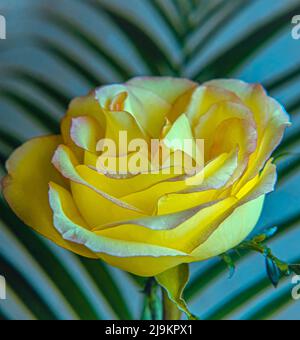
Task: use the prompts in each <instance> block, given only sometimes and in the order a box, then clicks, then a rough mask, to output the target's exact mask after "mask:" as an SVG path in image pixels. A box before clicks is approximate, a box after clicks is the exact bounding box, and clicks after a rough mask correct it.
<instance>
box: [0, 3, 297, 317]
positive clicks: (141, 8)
mask: <svg viewBox="0 0 300 340" xmlns="http://www.w3.org/2000/svg"><path fill="white" fill-rule="evenodd" d="M0 15H3V16H4V17H5V18H6V23H7V39H6V40H0V177H2V175H3V174H4V173H5V170H4V163H5V160H6V159H7V157H8V155H9V154H10V153H11V151H12V150H13V149H14V148H15V147H17V146H18V145H20V144H21V143H22V142H23V141H25V140H26V139H28V138H31V137H34V136H39V135H42V134H45V133H46V134H47V133H48V134H49V133H53V132H54V133H55V132H58V129H59V120H60V118H61V117H62V115H63V114H64V112H65V111H66V108H67V105H68V102H69V101H70V99H71V98H72V97H75V96H78V95H83V94H86V93H87V92H88V91H89V90H90V89H92V88H94V87H96V86H99V85H101V84H106V83H112V82H121V81H124V80H126V79H128V78H130V77H132V76H137V75H173V76H184V77H188V78H191V79H194V80H197V81H199V82H202V81H205V80H209V79H212V78H220V77H235V78H240V79H243V80H245V81H247V82H261V83H263V84H264V85H265V86H266V88H267V89H268V91H269V92H270V93H271V95H272V96H274V97H276V98H277V99H278V100H279V101H280V102H282V103H283V104H284V105H285V106H286V108H287V110H288V112H289V113H290V114H291V119H292V121H293V126H292V128H290V129H289V130H288V132H287V134H286V136H285V140H284V142H283V144H282V146H281V147H280V150H278V151H277V152H276V155H277V156H278V155H284V157H280V158H279V159H278V164H279V180H278V185H277V191H276V192H274V193H272V194H270V195H269V196H268V198H267V201H266V205H265V209H264V213H263V216H262V218H261V220H260V222H259V224H258V226H257V229H256V231H255V232H256V233H257V232H258V231H259V230H260V229H261V230H262V229H265V228H266V227H272V226H278V227H279V232H278V233H277V234H276V235H275V236H273V238H272V239H271V240H270V241H269V244H270V246H271V248H272V250H273V251H274V253H275V254H276V255H277V256H278V257H279V258H281V259H283V260H285V261H287V262H289V263H300V246H299V245H300V203H299V198H300V194H299V189H300V172H299V171H298V170H299V169H300V154H299V153H298V150H299V145H300V118H299V117H300V87H299V85H300V58H299V57H300V40H294V39H293V38H292V34H291V32H292V28H293V25H292V18H293V17H294V16H295V15H300V1H299V0H126V1H124V0H63V1H62V0H0ZM0 205H1V206H0V275H3V276H5V278H6V280H7V300H3V301H2V300H0V319H117V318H120V319H131V318H139V317H140V315H141V306H142V305H143V298H144V296H143V294H142V292H141V291H142V288H143V282H142V280H139V279H138V278H135V277H133V276H131V275H128V274H126V273H123V272H121V271H119V270H116V269H114V268H111V267H108V266H106V265H105V264H104V263H101V262H98V261H91V260H87V259H83V258H80V257H78V256H76V255H74V254H71V253H70V252H67V251H65V250H63V249H60V248H58V247H56V246H55V245H54V244H52V243H50V242H49V241H47V240H46V239H43V238H42V237H40V236H38V235H37V234H35V233H34V232H33V231H31V230H30V229H29V228H27V227H25V226H24V225H23V224H22V223H21V222H20V221H19V220H18V219H17V218H16V217H15V216H14V214H13V213H12V212H11V211H10V209H9V208H8V207H7V205H6V204H5V202H4V200H3V197H1V199H0ZM36 208H37V209H39V207H36ZM236 267H237V268H236V273H235V275H234V276H233V278H231V279H229V278H228V276H229V274H228V270H227V268H226V265H225V264H224V263H223V262H222V261H221V260H220V259H213V260H210V261H207V262H205V263H200V264H195V265H193V266H192V278H191V282H190V284H189V286H188V287H187V291H186V297H187V300H188V301H189V305H190V307H191V309H192V311H193V312H194V313H195V314H197V315H200V316H201V317H202V318H206V319H239V320H240V319H300V301H295V300H293V299H292V298H291V290H292V288H293V285H292V283H291V278H287V279H286V280H283V281H282V282H281V283H280V285H279V287H278V288H277V289H275V288H274V287H273V286H272V285H271V283H270V281H269V280H268V278H267V276H266V270H265V264H264V259H263V257H262V256H259V255H255V254H252V253H245V254H244V255H243V256H242V257H241V258H237V260H236Z"/></svg>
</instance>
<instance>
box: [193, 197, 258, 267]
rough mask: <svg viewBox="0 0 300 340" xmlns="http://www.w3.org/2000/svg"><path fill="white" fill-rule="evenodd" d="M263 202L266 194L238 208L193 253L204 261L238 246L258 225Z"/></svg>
mask: <svg viewBox="0 0 300 340" xmlns="http://www.w3.org/2000/svg"><path fill="white" fill-rule="evenodd" d="M263 202H264V196H260V197H259V198H257V199H256V200H253V201H250V202H248V203H246V204H244V205H242V206H241V207H239V208H237V209H236V210H235V211H234V212H233V213H232V215H231V216H229V217H228V218H227V219H226V220H225V221H224V222H223V223H222V224H221V225H220V226H219V227H218V228H217V229H216V230H215V232H214V233H213V234H212V235H211V236H210V237H209V238H208V240H207V241H206V242H204V243H203V244H201V245H200V246H199V247H197V248H196V249H195V250H194V251H193V252H192V255H193V256H195V257H196V258H197V259H198V260H199V261H202V260H206V259H209V258H211V257H214V256H218V255H220V254H222V253H224V252H226V251H228V250H229V249H232V248H234V247H236V246H237V245H238V244H240V243H241V242H242V241H243V240H244V239H245V238H246V237H247V236H248V235H249V234H250V233H251V231H252V230H253V229H254V227H255V226H256V224H257V221H258V219H259V217H260V215H261V211H262V208H263Z"/></svg>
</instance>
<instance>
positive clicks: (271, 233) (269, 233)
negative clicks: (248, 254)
mask: <svg viewBox="0 0 300 340" xmlns="http://www.w3.org/2000/svg"><path fill="white" fill-rule="evenodd" d="M277 230H278V228H277V227H272V228H269V229H266V230H265V231H264V232H263V233H262V234H260V235H257V236H255V237H254V238H253V240H252V241H253V242H255V243H262V242H264V241H266V240H268V239H269V238H271V237H272V236H274V235H275V234H276V233H277Z"/></svg>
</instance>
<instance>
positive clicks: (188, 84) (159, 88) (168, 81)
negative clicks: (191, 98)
mask: <svg viewBox="0 0 300 340" xmlns="http://www.w3.org/2000/svg"><path fill="white" fill-rule="evenodd" d="M127 84H129V85H133V86H136V87H142V88H144V89H147V90H149V91H151V92H154V93H155V94H156V95H158V96H159V97H161V98H162V99H164V100H165V101H166V102H168V103H169V104H171V105H173V104H174V102H175V101H176V100H177V99H178V97H181V96H182V95H184V94H185V93H186V92H188V91H190V90H192V89H194V88H195V87H196V86H197V85H198V84H197V83H195V82H193V81H190V80H188V79H183V78H171V77H137V78H133V79H131V80H130V81H129V82H128V83H127Z"/></svg>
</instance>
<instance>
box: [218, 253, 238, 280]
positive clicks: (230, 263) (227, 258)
mask: <svg viewBox="0 0 300 340" xmlns="http://www.w3.org/2000/svg"><path fill="white" fill-rule="evenodd" d="M221 258H222V260H223V261H224V262H225V263H226V265H227V267H228V269H229V279H231V278H232V277H233V275H234V273H235V264H234V262H233V259H232V257H231V256H230V255H229V254H223V255H221Z"/></svg>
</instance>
